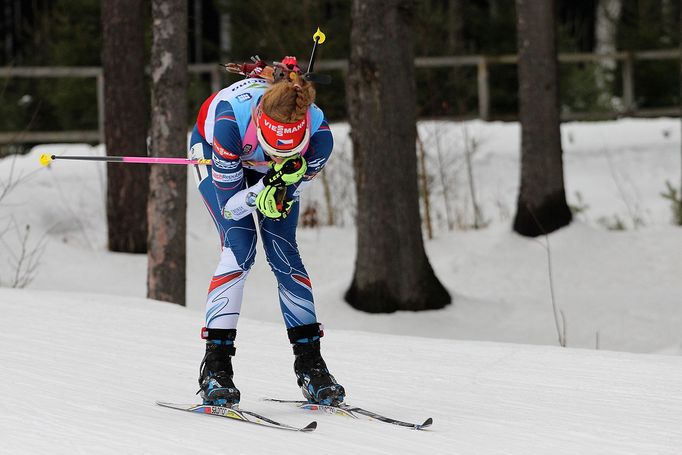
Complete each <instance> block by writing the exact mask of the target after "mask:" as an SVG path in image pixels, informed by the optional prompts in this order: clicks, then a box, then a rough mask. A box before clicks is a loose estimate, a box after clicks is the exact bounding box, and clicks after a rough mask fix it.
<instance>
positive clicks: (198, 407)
mask: <svg viewBox="0 0 682 455" xmlns="http://www.w3.org/2000/svg"><path fill="white" fill-rule="evenodd" d="M156 404H158V405H159V406H163V407H165V408H172V409H178V410H180V411H187V412H196V413H198V414H207V415H212V416H216V417H225V418H228V419H234V420H239V421H241V422H248V423H253V424H256V425H261V426H264V427H269V428H279V429H281V430H291V431H301V432H304V433H308V432H311V431H314V430H315V428H317V422H315V421H313V422H310V423H309V424H308V425H306V426H305V427H295V426H292V425H287V424H286V423H280V422H276V421H274V420H272V419H269V418H267V417H264V416H262V415H260V414H256V413H255V412H251V411H246V410H244V409H239V408H238V407H236V406H235V407H226V406H211V405H205V404H177V403H165V402H162V401H157V402H156Z"/></svg>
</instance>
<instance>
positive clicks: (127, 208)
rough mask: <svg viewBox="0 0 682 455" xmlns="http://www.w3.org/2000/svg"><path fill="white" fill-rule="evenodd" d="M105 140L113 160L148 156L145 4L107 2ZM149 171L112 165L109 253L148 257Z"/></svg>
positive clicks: (104, 16) (109, 171)
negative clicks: (132, 156)
mask: <svg viewBox="0 0 682 455" xmlns="http://www.w3.org/2000/svg"><path fill="white" fill-rule="evenodd" d="M101 7H102V35H103V49H102V67H103V71H104V119H105V123H104V138H105V143H106V148H107V153H108V154H109V155H114V156H121V155H135V156H147V130H148V127H149V104H148V102H149V101H148V98H147V91H146V87H145V75H144V66H145V61H144V48H145V44H144V14H143V12H144V9H143V8H144V2H143V1H142V0H111V1H106V2H102V4H101ZM148 191H149V169H148V167H147V166H139V165H133V166H131V165H129V164H108V165H107V223H108V228H109V233H108V237H109V239H108V243H109V250H111V251H122V252H126V253H145V252H146V251H147V194H148Z"/></svg>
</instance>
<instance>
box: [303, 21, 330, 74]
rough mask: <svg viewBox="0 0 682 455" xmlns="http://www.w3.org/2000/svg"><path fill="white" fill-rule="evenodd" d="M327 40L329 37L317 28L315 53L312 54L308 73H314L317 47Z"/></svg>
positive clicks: (314, 39) (314, 38)
mask: <svg viewBox="0 0 682 455" xmlns="http://www.w3.org/2000/svg"><path fill="white" fill-rule="evenodd" d="M326 39H327V35H325V34H324V33H322V30H320V27H317V31H316V32H315V34H314V35H313V42H314V43H315V44H313V52H312V53H311V54H310V61H309V62H308V71H306V73H312V72H313V66H314V65H315V52H316V51H317V45H318V44H322V43H324V40H326Z"/></svg>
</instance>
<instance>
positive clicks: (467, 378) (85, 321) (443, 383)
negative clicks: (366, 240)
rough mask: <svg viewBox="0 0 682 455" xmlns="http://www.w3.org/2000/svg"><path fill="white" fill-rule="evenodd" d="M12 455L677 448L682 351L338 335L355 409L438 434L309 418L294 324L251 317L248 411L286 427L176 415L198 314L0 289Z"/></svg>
mask: <svg viewBox="0 0 682 455" xmlns="http://www.w3.org/2000/svg"><path fill="white" fill-rule="evenodd" d="M0 314H2V319H1V320H0V346H2V350H1V351H0V364H1V365H2V366H3V368H2V370H0V391H1V392H2V397H3V402H4V403H5V406H4V409H3V410H2V411H0V441H1V442H0V451H1V452H2V453H12V454H14V453H26V454H31V453H59V454H61V453H87V454H91V453H112V454H113V453H145V454H154V453H159V454H161V453H163V454H176V453H177V454H184V453H206V452H216V451H217V452H218V453H220V452H226V453H228V452H229V453H249V454H261V453H262V454H268V453H299V452H300V448H301V447H302V445H305V446H309V447H315V451H316V452H317V453H322V454H338V453H367V454H395V453H418V454H440V453H443V454H445V453H448V454H498V453H505V454H528V453H552V454H571V455H573V454H576V453H588V454H643V453H646V454H675V453H679V448H680V447H682V431H681V430H680V426H679V422H680V418H682V391H681V389H680V386H679V378H680V377H682V360H681V359H680V358H679V357H674V356H657V355H642V354H630V353H616V352H606V351H588V350H579V349H562V348H556V347H543V346H525V345H515V344H497V343H487V342H464V341H455V340H444V339H426V338H416V337H407V336H394V335H382V334H372V333H367V332H357V331H356V332H351V331H341V330H339V331H336V330H331V331H329V333H328V335H327V337H325V343H324V351H325V357H326V360H327V362H328V364H329V366H330V368H331V369H332V372H333V373H334V374H335V375H336V376H337V379H338V380H339V381H340V382H341V383H342V384H344V386H345V387H346V388H347V390H348V397H349V398H348V401H349V403H350V404H357V405H359V406H363V407H367V408H369V409H371V410H375V411H377V412H381V413H384V414H386V415H389V416H392V417H396V418H401V419H404V420H410V421H419V420H421V419H424V418H426V417H429V416H430V417H433V418H434V425H433V427H432V429H431V430H428V431H412V430H408V429H404V428H398V427H392V426H390V425H386V424H382V423H378V422H370V421H364V420H358V421H353V420H350V419H344V418H342V417H338V416H331V415H325V414H317V413H312V412H304V411H301V410H297V409H293V408H289V407H287V406H285V405H279V404H275V403H265V402H262V401H260V398H263V397H266V396H269V397H281V398H292V399H297V398H298V397H299V391H298V389H297V387H296V384H295V379H294V375H293V371H292V362H293V356H292V355H291V353H290V348H289V346H288V343H287V340H286V336H285V333H284V329H283V328H282V327H281V326H280V325H279V324H271V323H266V322H258V321H253V320H250V319H244V320H243V321H241V324H240V333H239V342H238V345H237V348H238V355H237V356H236V357H235V371H236V376H235V381H236V383H237V385H238V386H239V387H240V389H241V391H242V395H243V401H242V406H243V407H244V408H245V409H249V410H253V411H256V412H261V413H263V414H264V415H267V416H269V417H271V418H273V419H275V420H281V421H283V422H287V423H291V424H295V425H305V424H306V423H308V422H310V421H311V420H317V421H318V429H317V430H316V431H315V432H314V433H312V434H301V433H289V432H285V431H278V430H273V429H267V428H260V427H256V426H251V425H249V424H245V423H241V422H235V421H230V420H226V419H219V418H212V417H207V416H199V415H192V414H187V413H182V412H178V411H174V410H169V409H164V408H161V407H158V406H156V405H155V404H154V401H155V400H167V401H174V402H196V401H197V398H196V397H195V395H194V392H195V391H196V388H197V384H196V377H197V375H198V366H199V362H200V360H201V357H202V355H203V346H202V342H201V340H199V339H198V337H197V336H196V333H195V332H196V325H197V324H196V317H195V316H196V313H195V312H193V311H189V310H187V309H184V308H181V307H176V306H173V305H171V304H166V303H161V302H154V301H149V300H144V299H137V298H125V297H111V296H102V295H85V294H69V293H54V292H43V291H26V290H7V289H0Z"/></svg>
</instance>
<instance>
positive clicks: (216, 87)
mask: <svg viewBox="0 0 682 455" xmlns="http://www.w3.org/2000/svg"><path fill="white" fill-rule="evenodd" d="M222 86H223V84H222V82H221V81H220V67H219V66H218V65H215V68H211V93H216V92H219V91H220V89H221V88H222Z"/></svg>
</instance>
